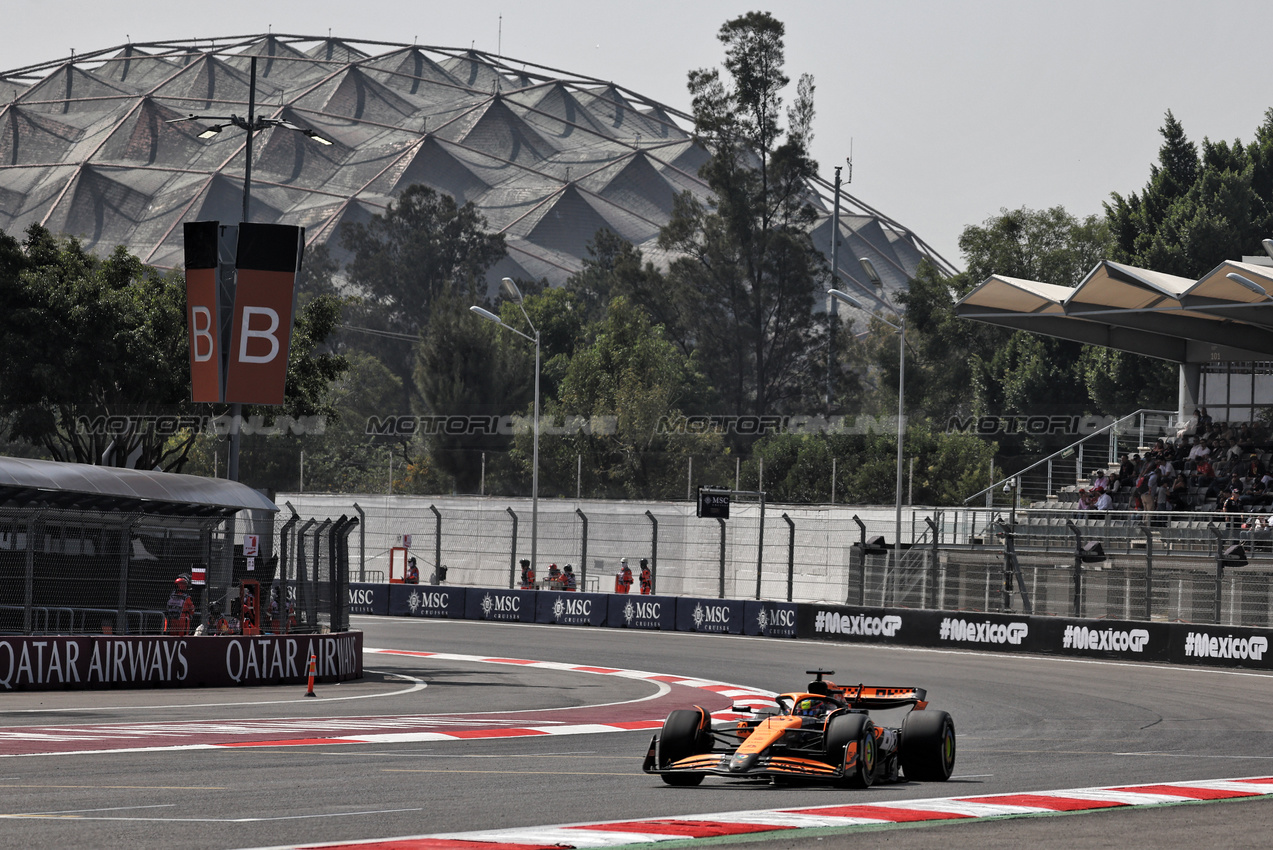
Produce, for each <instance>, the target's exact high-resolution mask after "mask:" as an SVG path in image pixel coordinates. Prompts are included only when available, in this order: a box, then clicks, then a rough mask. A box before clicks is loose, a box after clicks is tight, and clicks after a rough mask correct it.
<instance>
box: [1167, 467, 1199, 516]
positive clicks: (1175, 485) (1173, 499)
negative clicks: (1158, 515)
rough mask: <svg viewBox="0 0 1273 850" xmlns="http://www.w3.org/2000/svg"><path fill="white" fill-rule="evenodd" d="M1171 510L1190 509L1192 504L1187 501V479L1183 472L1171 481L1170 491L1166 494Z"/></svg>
mask: <svg viewBox="0 0 1273 850" xmlns="http://www.w3.org/2000/svg"><path fill="white" fill-rule="evenodd" d="M1167 501H1169V502H1170V503H1171V510H1173V511H1191V510H1193V505H1192V504H1191V503H1190V501H1189V480H1188V478H1186V477H1185V475H1184V473H1181V474H1180V475H1177V476H1176V477H1175V479H1173V480H1172V482H1171V492H1170V493H1169V494H1168V496H1167Z"/></svg>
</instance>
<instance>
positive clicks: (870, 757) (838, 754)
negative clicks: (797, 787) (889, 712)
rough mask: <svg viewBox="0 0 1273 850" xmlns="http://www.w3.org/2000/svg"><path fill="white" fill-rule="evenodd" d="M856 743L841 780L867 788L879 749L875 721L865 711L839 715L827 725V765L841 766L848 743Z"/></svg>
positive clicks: (872, 778)
mask: <svg viewBox="0 0 1273 850" xmlns="http://www.w3.org/2000/svg"><path fill="white" fill-rule="evenodd" d="M852 743H856V744H857V750H856V759H855V760H854V763H853V766H852V767H850V768H849V773H848V774H847V775H846V776H845V777H844V779H843V782H844V784H845V785H847V786H849V787H850V788H870V787H871V783H873V782H874V781H875V771H876V763H877V762H878V761H879V758H878V756H879V751H878V747H877V742H876V740H875V724H874V723H872V722H871V718H870V717H868V716H867V715H865V714H840V715H837V716H835V717H832V718H831V722H830V723H828V724H827V733H826V738H825V739H824V746H825V749H826V758H827V762H828V763H829V764H833V765H837V766H838V765H843V764H844V760H845V754H846V752H847V750H848V747H849V744H852Z"/></svg>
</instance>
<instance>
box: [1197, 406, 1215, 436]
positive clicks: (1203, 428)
mask: <svg viewBox="0 0 1273 850" xmlns="http://www.w3.org/2000/svg"><path fill="white" fill-rule="evenodd" d="M1193 415H1194V420H1195V422H1194V426H1193V432H1194V433H1195V434H1197V435H1199V436H1201V435H1203V434H1206V433H1207V432H1208V431H1210V430H1211V417H1210V416H1208V415H1207V409H1206V408H1205V407H1196V408H1194V411H1193Z"/></svg>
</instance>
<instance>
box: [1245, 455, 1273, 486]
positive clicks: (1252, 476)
mask: <svg viewBox="0 0 1273 850" xmlns="http://www.w3.org/2000/svg"><path fill="white" fill-rule="evenodd" d="M1266 471H1267V470H1265V468H1264V464H1262V463H1260V456H1259V455H1256V454H1253V455H1251V456H1250V457H1249V458H1248V459H1247V462H1246V466H1244V467H1243V471H1242V477H1243V478H1245V479H1246V481H1247V485H1248V486H1250V484H1251V482H1252V481H1258V480H1260V479H1261V478H1263V477H1264V473H1265V472H1266Z"/></svg>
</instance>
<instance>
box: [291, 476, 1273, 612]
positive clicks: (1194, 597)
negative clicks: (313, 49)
mask: <svg viewBox="0 0 1273 850" xmlns="http://www.w3.org/2000/svg"><path fill="white" fill-rule="evenodd" d="M279 498H280V503H282V502H283V501H286V502H288V505H289V507H293V508H294V509H295V510H297V511H299V512H300V513H302V514H306V515H312V516H320V515H321V516H327V515H336V514H341V513H346V514H349V515H351V516H352V515H355V514H357V515H359V516H360V517H361V518H362V519H363V522H362V524H361V525H360V526H359V528H358V536H357V538H356V539H351V540H350V545H349V552H350V556H351V566H350V573H351V577H352V579H353V580H354V581H358V580H360V577H361V578H362V579H364V580H366V581H372V582H383V581H384V580H385V577H387V576H388V575H389V571H390V566H389V557H390V555H389V553H390V550H392V549H394V548H395V547H401V546H402V545H403V543H404V542H406V538H407V537H408V536H409V538H410V541H411V554H412V555H415V556H416V557H417V558H418V559H419V560H420V562H421V564H422V565H423V566H422V569H421V576H422V580H423V579H426V578H428V577H429V576H430V575H431V574H432V575H433V576H434V577H435V578H436V574H437V571H436V567H437V566H439V565H443V566H445V567H446V568H447V570H446V573H447V579H446V581H447V583H450V584H458V585H467V586H479V587H510V586H512V585H513V584H514V583H515V582H516V581H517V579H518V573H519V570H518V569H517V566H516V564H517V561H518V560H519V559H520V558H522V557H526V558H529V557H530V552H531V545H532V525H534V526H535V527H536V532H537V533H536V534H535V536H536V537H537V540H536V541H535V543H536V548H537V559H538V563H537V564H536V568H537V570H538V571H539V574H540V575H543V573H544V572H545V571H546V570H547V567H548V565H549V564H550V563H556V564H557V565H558V566H564V564H565V563H571V564H574V565H576V567H577V568H576V570H575V573H576V575H579V576H580V589H581V590H589V591H602V592H605V591H610V590H612V589H613V588H614V578H615V574H616V572H617V570H618V569H619V561H620V559H621V558H625V557H626V558H628V559H629V562H630V564H631V565H632V566H633V568H634V569H636V567H637V563H638V559H639V558H647V559H649V560H650V562H651V566H652V570H653V572H654V579H655V592H656V593H660V594H672V595H685V596H707V597H728V598H743V599H749V598H761V599H771V600H785V599H791V600H792V601H806V602H812V601H823V602H849V603H852V604H864V605H875V606H885V607H914V608H918V607H923V608H943V609H948V610H968V611H1005V610H1016V611H1024V610H1026V605H1027V601H1028V604H1029V606H1030V608H1031V609H1032V610H1033V612H1034V613H1038V614H1056V615H1065V616H1075V615H1076V612H1077V614H1078V615H1080V616H1086V617H1096V618H1100V617H1113V618H1125V619H1155V620H1186V621H1191V622H1222V623H1229V624H1241V625H1268V624H1270V623H1273V607H1271V606H1270V599H1269V594H1268V592H1267V585H1268V582H1269V578H1270V574H1271V573H1273V557H1271V556H1270V553H1269V552H1268V551H1266V550H1267V549H1270V548H1273V541H1266V540H1261V539H1255V540H1252V539H1250V534H1249V532H1248V533H1247V535H1248V536H1247V537H1243V536H1242V534H1243V531H1242V529H1241V528H1240V527H1236V526H1230V525H1224V524H1220V523H1217V522H1216V521H1215V520H1216V519H1217V518H1216V517H1213V516H1212V515H1210V514H1176V515H1172V514H1151V515H1144V514H1136V513H1121V514H1120V513H1111V514H1107V515H1101V516H1099V517H1094V516H1090V515H1089V516H1082V515H1079V514H1077V513H1074V512H1063V511H1042V510H1035V511H1031V512H1029V513H1028V514H1026V513H1022V514H1021V515H1020V516H1019V517H1014V516H1013V515H1011V514H1010V513H1008V512H997V511H989V510H985V509H974V510H966V509H958V510H955V509H940V510H939V509H932V508H910V507H908V508H905V509H904V510H903V514H902V523H901V530H902V547H901V549H900V551H895V549H894V547H893V545H892V543H891V541H892V540H894V539H895V538H896V527H897V518H896V514H895V512H894V509H892V508H860V507H859V508H853V507H822V508H816V507H808V506H798V507H797V506H782V505H779V506H775V505H767V506H766V507H765V520H764V524H763V542H762V539H761V537H762V525H761V522H760V514H761V508H760V506H759V504H757V503H755V502H751V503H740V502H737V501H736V502H735V503H734V504H733V505H732V506H731V515H730V518H729V519H727V520H716V519H702V518H699V517H696V516H695V508H694V505H692V504H689V503H670V504H669V503H640V502H607V501H586V500H584V501H565V500H556V499H554V500H545V501H541V502H540V504H539V506H538V511H537V514H538V516H537V521H532V514H533V513H534V506H533V504H532V502H531V500H529V499H522V500H517V499H511V500H508V499H504V500H499V499H482V498H472V497H452V498H435V499H429V498H422V497H409V496H394V497H386V496H373V497H370V498H368V497H356V498H360V499H361V500H360V501H355V500H353V499H351V497H340V496H310V495H287V496H280V497H279ZM1013 520H1017V522H1016V526H1015V528H1016V532H1015V535H1014V536H1013V539H1012V542H1013V543H1014V552H1015V556H1016V557H1015V563H1014V561H1013V560H1012V559H1010V558H1009V557H1008V552H1007V545H1006V544H1007V538H1006V537H1004V536H1003V535H1002V534H1001V532H1002V531H1003V530H1005V529H1004V526H1006V525H1011V523H1012V521H1013ZM1070 524H1072V526H1073V527H1071V525H1070ZM1076 531H1077V532H1078V534H1077V535H1076V533H1075V532H1076ZM1094 542H1095V543H1099V544H1101V547H1102V550H1103V555H1104V558H1103V560H1095V559H1094V558H1095V557H1096V555H1095V553H1093V552H1092V551H1088V550H1087V549H1085V548H1084V547H1086V546H1087V544H1090V543H1094ZM1237 544H1241V545H1242V546H1243V547H1244V552H1243V553H1242V556H1243V558H1239V557H1238V555H1237V554H1236V553H1233V552H1231V551H1230V549H1231V547H1233V546H1234V545H1237ZM762 550H763V553H764V556H763V558H760V557H759V555H760V552H761V551H762ZM895 554H897V555H900V563H897V564H895V563H894V555H895ZM1241 559H1245V560H1246V561H1247V563H1246V564H1245V565H1243V566H1241V567H1239V566H1238V565H1237V564H1238V561H1239V560H1241ZM1076 561H1077V562H1078V567H1077V568H1076V566H1075V563H1076ZM1018 567H1019V569H1017V568H1018ZM431 568H432V570H431ZM1009 572H1011V578H1010V579H1009ZM1076 574H1077V576H1078V580H1077V582H1076V578H1075V576H1076ZM1008 586H1010V587H1011V590H1010V592H1005V587H1008ZM1076 587H1077V593H1076ZM1217 599H1218V600H1219V604H1218V605H1217ZM1076 601H1077V608H1076Z"/></svg>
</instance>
